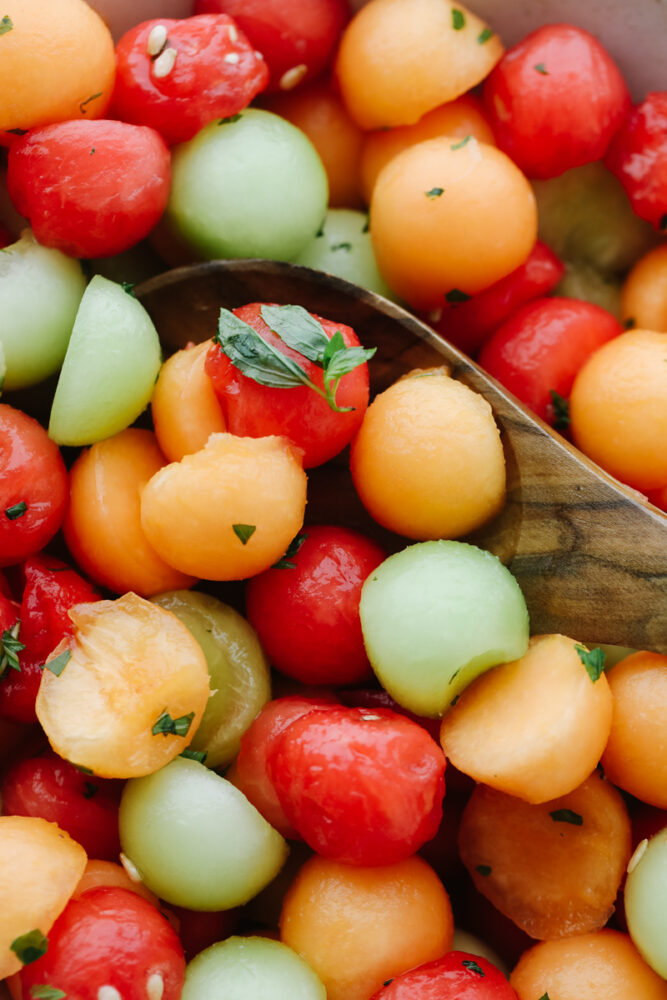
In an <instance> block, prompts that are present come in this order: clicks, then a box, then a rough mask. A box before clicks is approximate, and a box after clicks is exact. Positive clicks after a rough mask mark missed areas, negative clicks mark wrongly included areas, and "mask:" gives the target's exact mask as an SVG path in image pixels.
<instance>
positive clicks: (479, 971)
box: [461, 958, 485, 976]
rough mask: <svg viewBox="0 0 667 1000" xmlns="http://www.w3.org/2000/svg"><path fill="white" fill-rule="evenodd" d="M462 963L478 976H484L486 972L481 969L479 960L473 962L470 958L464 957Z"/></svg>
mask: <svg viewBox="0 0 667 1000" xmlns="http://www.w3.org/2000/svg"><path fill="white" fill-rule="evenodd" d="M461 965H462V966H463V967H464V968H466V969H470V971H471V972H474V973H475V974H476V975H477V976H483V975H484V974H485V973H484V970H483V969H480V967H479V965H478V964H477V962H472V961H471V960H470V959H468V958H464V959H463V961H462V962H461Z"/></svg>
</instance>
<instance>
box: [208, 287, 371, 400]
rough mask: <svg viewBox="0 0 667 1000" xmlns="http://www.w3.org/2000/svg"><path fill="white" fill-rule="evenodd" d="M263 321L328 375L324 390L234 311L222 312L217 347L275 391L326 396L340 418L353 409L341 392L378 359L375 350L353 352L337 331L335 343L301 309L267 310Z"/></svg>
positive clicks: (271, 307) (312, 318)
mask: <svg viewBox="0 0 667 1000" xmlns="http://www.w3.org/2000/svg"><path fill="white" fill-rule="evenodd" d="M261 314H262V318H263V319H264V321H265V323H266V324H267V325H268V326H269V328H270V329H271V330H272V331H273V332H274V333H275V334H277V336H278V337H280V339H281V340H282V341H283V343H285V344H287V346H288V347H291V348H292V349H293V350H295V351H298V352H299V354H301V355H303V357H304V358H307V359H308V360H309V361H312V362H313V363H314V364H316V365H317V366H318V368H321V369H322V370H323V376H324V379H323V381H324V388H323V389H321V388H320V387H319V386H318V385H316V384H315V383H314V382H313V381H312V379H311V378H310V376H309V375H308V374H307V372H306V371H304V369H303V368H302V367H301V365H299V364H297V362H296V361H294V360H292V358H290V357H287V355H285V354H283V353H282V352H281V351H280V350H278V348H277V347H274V345H273V344H270V343H269V342H268V341H267V340H265V339H264V338H263V337H262V336H261V334H259V333H257V331H256V330H254V329H253V327H252V326H250V325H249V324H248V323H244V322H243V320H241V319H239V318H238V316H235V315H234V313H232V312H231V311H230V310H229V309H221V310H220V320H219V323H218V334H217V336H216V337H215V341H216V343H217V344H219V346H220V347H221V348H222V350H223V352H224V353H225V354H226V355H227V357H228V358H229V360H230V361H231V362H232V364H233V365H234V366H235V367H236V368H238V369H239V371H240V372H242V374H243V375H245V376H246V377H247V378H251V379H253V380H254V381H255V382H258V383H259V384H260V385H266V386H270V387H271V388H274V389H293V388H296V387H297V386H306V387H307V388H309V389H312V390H313V392H316V393H317V394H318V395H319V396H322V397H323V398H324V399H325V400H326V402H327V403H328V404H329V406H330V407H331V409H332V410H334V411H335V412H336V413H346V412H348V411H349V410H350V409H353V407H340V406H338V405H337V404H336V390H337V388H338V383H339V382H340V380H341V378H342V377H343V375H347V374H348V372H351V371H353V370H354V369H355V368H358V367H359V365H361V364H364V362H366V361H368V360H369V358H372V357H373V355H374V354H375V348H371V349H369V350H367V349H365V348H363V347H348V346H347V345H346V344H345V341H344V339H343V336H342V334H341V333H340V332H339V331H337V332H336V333H335V334H334V335H333V337H332V338H331V339H329V338H328V337H327V335H326V333H325V332H324V329H323V328H322V326H321V324H320V323H318V322H317V320H316V319H315V318H314V317H313V316H311V315H310V313H308V312H307V311H306V310H305V309H303V308H302V307H301V306H262V308H261Z"/></svg>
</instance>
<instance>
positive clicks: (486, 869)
mask: <svg viewBox="0 0 667 1000" xmlns="http://www.w3.org/2000/svg"><path fill="white" fill-rule="evenodd" d="M475 871H476V872H479V874H480V875H483V876H484V878H486V877H487V875H490V874H491V872H492V871H493V869H492V868H491V865H477V867H476V868H475Z"/></svg>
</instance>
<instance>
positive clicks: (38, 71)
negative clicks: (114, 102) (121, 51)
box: [0, 0, 116, 142]
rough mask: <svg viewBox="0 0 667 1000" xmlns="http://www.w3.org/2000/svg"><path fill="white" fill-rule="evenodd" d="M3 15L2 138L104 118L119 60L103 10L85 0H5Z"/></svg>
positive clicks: (0, 64) (0, 63) (0, 70)
mask: <svg viewBox="0 0 667 1000" xmlns="http://www.w3.org/2000/svg"><path fill="white" fill-rule="evenodd" d="M2 17H3V18H9V22H10V23H11V29H10V30H9V31H5V33H4V34H3V35H2V55H1V56H0V93H1V94H2V95H3V99H2V101H1V102H0V142H2V141H4V140H3V138H2V134H3V133H7V132H9V130H10V129H30V128H34V127H35V126H37V125H48V124H50V123H51V122H60V121H69V120H71V119H74V118H101V117H102V115H103V114H104V112H105V111H106V108H107V105H108V104H109V101H110V100H111V94H112V91H113V85H114V78H115V75H116V58H115V52H114V44H113V39H112V37H111V33H110V32H109V29H108V28H107V26H106V25H105V23H104V21H103V20H102V18H101V17H100V16H99V14H97V13H96V12H95V11H94V10H92V8H91V7H89V6H88V4H87V3H84V0H5V3H4V5H3V7H2ZM6 23H7V22H5V24H6ZM4 138H5V139H6V138H10V139H11V138H12V136H11V134H10V135H9V136H6V135H5V137H4Z"/></svg>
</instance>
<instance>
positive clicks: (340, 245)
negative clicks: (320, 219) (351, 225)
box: [329, 243, 352, 253]
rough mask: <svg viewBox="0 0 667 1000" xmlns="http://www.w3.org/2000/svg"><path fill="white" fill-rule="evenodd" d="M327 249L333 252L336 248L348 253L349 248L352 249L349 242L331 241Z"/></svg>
mask: <svg viewBox="0 0 667 1000" xmlns="http://www.w3.org/2000/svg"><path fill="white" fill-rule="evenodd" d="M329 249H330V250H332V251H333V252H334V253H335V252H336V250H345V251H347V253H349V252H350V250H351V249H352V244H351V243H332V244H331V246H330V247H329Z"/></svg>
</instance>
